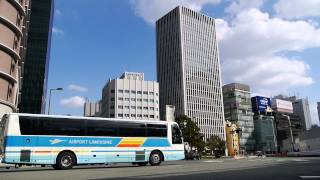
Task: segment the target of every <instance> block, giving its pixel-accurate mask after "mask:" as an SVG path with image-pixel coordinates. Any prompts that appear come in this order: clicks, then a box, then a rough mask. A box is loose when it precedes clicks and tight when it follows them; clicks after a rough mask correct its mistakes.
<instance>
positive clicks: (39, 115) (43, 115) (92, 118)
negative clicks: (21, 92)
mask: <svg viewBox="0 0 320 180" xmlns="http://www.w3.org/2000/svg"><path fill="white" fill-rule="evenodd" d="M11 114H12V115H18V116H32V117H56V118H68V119H88V120H110V121H131V122H133V121H135V122H146V123H156V124H167V123H175V122H169V121H157V120H154V121H153V120H137V119H119V118H103V117H84V116H67V115H47V114H29V113H9V114H8V115H11Z"/></svg>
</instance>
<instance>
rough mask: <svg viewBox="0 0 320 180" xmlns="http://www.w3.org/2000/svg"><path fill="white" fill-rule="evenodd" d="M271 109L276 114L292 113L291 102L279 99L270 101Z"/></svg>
mask: <svg viewBox="0 0 320 180" xmlns="http://www.w3.org/2000/svg"><path fill="white" fill-rule="evenodd" d="M272 108H274V109H276V111H278V112H284V113H293V106H292V102H291V101H285V100H281V99H272Z"/></svg>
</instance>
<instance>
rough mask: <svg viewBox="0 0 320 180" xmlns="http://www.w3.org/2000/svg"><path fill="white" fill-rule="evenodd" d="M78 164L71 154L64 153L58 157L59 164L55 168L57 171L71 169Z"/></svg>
mask: <svg viewBox="0 0 320 180" xmlns="http://www.w3.org/2000/svg"><path fill="white" fill-rule="evenodd" d="M75 163H76V157H75V155H74V154H73V153H71V152H62V153H61V154H59V156H58V157H57V162H56V164H55V166H53V167H54V168H55V169H61V170H65V169H71V168H72V167H73V166H74V165H75Z"/></svg>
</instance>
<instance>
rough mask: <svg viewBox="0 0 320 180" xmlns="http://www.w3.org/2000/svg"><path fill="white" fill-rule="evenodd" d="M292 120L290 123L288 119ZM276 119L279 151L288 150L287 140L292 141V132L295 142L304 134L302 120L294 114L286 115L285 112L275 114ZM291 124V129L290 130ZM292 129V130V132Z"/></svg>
mask: <svg viewBox="0 0 320 180" xmlns="http://www.w3.org/2000/svg"><path fill="white" fill-rule="evenodd" d="M284 115H286V116H289V118H290V122H289V119H288V117H286V116H284ZM274 118H275V126H276V136H277V143H278V145H277V147H278V151H280V152H281V151H282V152H283V151H285V150H287V145H286V143H285V140H286V139H291V132H290V131H291V130H292V138H293V139H294V140H295V139H296V138H298V136H299V134H300V133H302V132H303V128H302V127H303V126H302V123H301V119H300V117H299V116H298V115H296V114H293V113H285V112H277V111H275V112H274ZM290 123H291V128H290ZM290 129H291V130H290Z"/></svg>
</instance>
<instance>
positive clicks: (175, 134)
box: [171, 124, 182, 144]
mask: <svg viewBox="0 0 320 180" xmlns="http://www.w3.org/2000/svg"><path fill="white" fill-rule="evenodd" d="M171 130H172V144H182V138H181V132H180V129H179V127H178V126H177V125H176V124H173V125H172V128H171Z"/></svg>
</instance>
